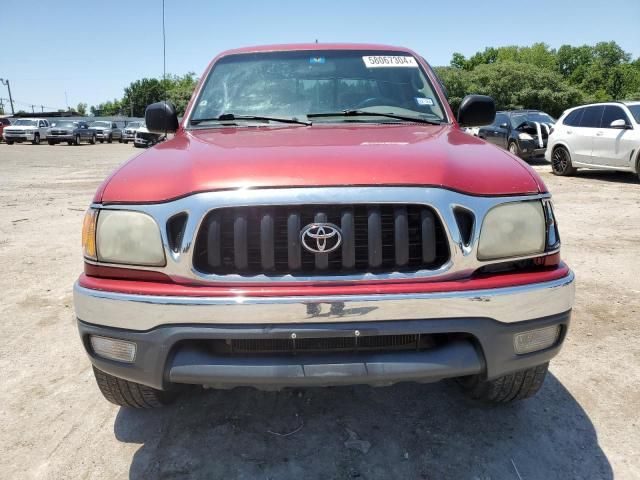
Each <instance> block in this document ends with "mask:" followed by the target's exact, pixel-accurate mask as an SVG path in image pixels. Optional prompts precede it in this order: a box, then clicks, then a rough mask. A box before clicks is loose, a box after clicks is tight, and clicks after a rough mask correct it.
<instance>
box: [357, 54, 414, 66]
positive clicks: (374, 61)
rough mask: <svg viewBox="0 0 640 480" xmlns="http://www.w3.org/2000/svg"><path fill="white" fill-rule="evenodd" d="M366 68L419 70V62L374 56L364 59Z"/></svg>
mask: <svg viewBox="0 0 640 480" xmlns="http://www.w3.org/2000/svg"><path fill="white" fill-rule="evenodd" d="M362 61H363V62H364V66H365V67H367V68H381V67H412V68H418V62H416V59H415V58H413V57H399V56H391V55H374V56H366V57H362Z"/></svg>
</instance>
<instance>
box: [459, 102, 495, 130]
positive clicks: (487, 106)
mask: <svg viewBox="0 0 640 480" xmlns="http://www.w3.org/2000/svg"><path fill="white" fill-rule="evenodd" d="M495 118H496V104H495V102H494V101H493V98H491V97H488V96H486V95H467V96H466V97H464V98H463V99H462V102H461V103H460V108H459V109H458V123H459V124H460V126H461V127H479V126H482V125H490V124H492V123H493V122H494V120H495Z"/></svg>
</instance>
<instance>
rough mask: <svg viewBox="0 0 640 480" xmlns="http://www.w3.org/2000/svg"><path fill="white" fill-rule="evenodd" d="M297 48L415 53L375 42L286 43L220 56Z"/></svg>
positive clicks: (237, 49)
mask: <svg viewBox="0 0 640 480" xmlns="http://www.w3.org/2000/svg"><path fill="white" fill-rule="evenodd" d="M296 50H381V51H385V50H387V51H394V52H404V53H410V54H414V52H413V51H411V50H410V49H408V48H405V47H394V46H391V45H380V44H375V43H285V44H276V45H257V46H252V47H242V48H234V49H232V50H226V51H224V52H222V53H220V55H219V56H221V57H222V56H225V55H235V54H240V53H257V52H290V51H296Z"/></svg>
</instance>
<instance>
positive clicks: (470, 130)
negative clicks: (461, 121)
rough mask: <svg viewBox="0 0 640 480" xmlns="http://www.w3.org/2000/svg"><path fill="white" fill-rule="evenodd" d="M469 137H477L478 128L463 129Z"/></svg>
mask: <svg viewBox="0 0 640 480" xmlns="http://www.w3.org/2000/svg"><path fill="white" fill-rule="evenodd" d="M463 130H464V131H465V132H467V133H468V134H469V135H473V136H474V137H477V136H478V132H479V131H480V127H467V128H464V129H463Z"/></svg>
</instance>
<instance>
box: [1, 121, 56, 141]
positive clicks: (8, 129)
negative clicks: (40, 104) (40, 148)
mask: <svg viewBox="0 0 640 480" xmlns="http://www.w3.org/2000/svg"><path fill="white" fill-rule="evenodd" d="M48 128H49V121H48V120H46V119H44V118H19V119H17V120H15V121H14V122H13V123H12V124H11V125H9V126H5V127H4V129H3V131H2V136H3V138H4V140H5V142H7V144H8V145H13V144H14V142H18V143H22V142H31V143H33V144H34V145H40V141H41V140H45V139H46V138H47V129H48Z"/></svg>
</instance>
